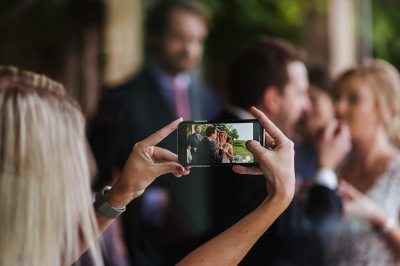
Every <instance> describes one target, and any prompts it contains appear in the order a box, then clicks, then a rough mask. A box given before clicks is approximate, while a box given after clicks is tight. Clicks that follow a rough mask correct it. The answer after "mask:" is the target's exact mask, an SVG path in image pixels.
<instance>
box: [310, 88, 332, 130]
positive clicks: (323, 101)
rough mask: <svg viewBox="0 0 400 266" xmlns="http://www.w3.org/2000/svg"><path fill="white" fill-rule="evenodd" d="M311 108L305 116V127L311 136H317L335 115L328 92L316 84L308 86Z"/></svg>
mask: <svg viewBox="0 0 400 266" xmlns="http://www.w3.org/2000/svg"><path fill="white" fill-rule="evenodd" d="M308 92H309V95H310V100H311V108H310V112H309V114H308V117H307V127H308V129H309V130H310V132H311V135H312V136H317V135H318V133H319V132H321V131H322V130H323V129H325V128H326V127H327V126H328V124H329V122H330V121H332V120H333V119H334V117H335V106H334V104H333V102H332V99H331V97H330V96H329V94H328V93H326V92H325V91H323V90H322V89H321V88H319V87H318V86H316V85H313V84H311V85H310V88H309V91H308Z"/></svg>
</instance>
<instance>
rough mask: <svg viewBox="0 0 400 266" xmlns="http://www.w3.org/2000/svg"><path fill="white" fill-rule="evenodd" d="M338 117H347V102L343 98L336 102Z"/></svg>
mask: <svg viewBox="0 0 400 266" xmlns="http://www.w3.org/2000/svg"><path fill="white" fill-rule="evenodd" d="M335 109H336V118H338V119H344V118H345V117H346V111H347V104H346V102H345V101H344V100H343V99H339V100H338V101H337V102H336V103H335Z"/></svg>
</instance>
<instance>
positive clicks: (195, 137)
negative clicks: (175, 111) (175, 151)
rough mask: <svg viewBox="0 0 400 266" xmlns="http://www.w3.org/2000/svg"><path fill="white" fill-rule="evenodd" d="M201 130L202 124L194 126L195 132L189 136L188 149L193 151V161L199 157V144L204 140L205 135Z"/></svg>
mask: <svg viewBox="0 0 400 266" xmlns="http://www.w3.org/2000/svg"><path fill="white" fill-rule="evenodd" d="M200 132H201V125H195V126H194V133H193V134H192V135H190V136H189V137H188V142H187V145H188V150H190V152H191V153H192V162H193V163H196V157H197V146H198V145H199V143H200V141H202V140H203V138H204V137H203V136H202V135H200Z"/></svg>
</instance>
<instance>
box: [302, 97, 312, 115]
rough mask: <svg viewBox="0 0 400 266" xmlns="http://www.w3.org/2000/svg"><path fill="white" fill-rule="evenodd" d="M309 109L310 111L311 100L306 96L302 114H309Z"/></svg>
mask: <svg viewBox="0 0 400 266" xmlns="http://www.w3.org/2000/svg"><path fill="white" fill-rule="evenodd" d="M311 109H312V108H311V99H310V96H309V95H307V96H306V97H305V100H304V106H303V110H304V113H306V114H310V112H311Z"/></svg>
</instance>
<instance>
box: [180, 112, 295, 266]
mask: <svg viewBox="0 0 400 266" xmlns="http://www.w3.org/2000/svg"><path fill="white" fill-rule="evenodd" d="M251 112H252V114H253V115H254V116H255V117H256V118H257V119H259V121H260V122H261V124H262V125H263V126H264V128H265V129H266V130H267V134H269V136H273V135H275V133H276V132H278V129H277V128H276V126H275V125H274V124H272V122H271V121H269V120H268V118H266V117H265V115H264V114H262V113H261V112H260V111H259V110H257V109H255V108H254V107H253V108H252V109H251ZM270 139H272V138H271V137H270ZM271 142H272V141H271ZM275 142H276V145H277V146H275V147H276V148H275V149H274V150H273V151H270V150H267V149H265V148H263V147H261V145H260V144H259V143H258V142H257V141H254V140H251V141H248V142H246V147H247V149H248V150H251V152H252V153H253V154H254V156H255V157H256V158H257V160H258V162H259V163H260V167H259V168H256V167H250V168H246V167H242V166H234V167H233V170H234V171H235V172H237V173H241V174H258V175H260V174H263V175H264V176H265V177H266V179H267V190H268V197H267V198H266V199H265V200H264V202H263V203H262V204H261V205H260V206H259V207H258V208H257V209H255V210H254V211H253V212H251V213H250V214H248V215H247V216H246V217H244V218H243V219H242V220H240V221H239V222H237V223H236V224H235V225H233V226H232V227H230V228H229V229H227V230H226V231H224V232H223V233H221V234H220V235H218V236H216V237H215V238H213V239H211V240H210V241H208V242H207V243H205V244H204V245H202V246H200V247H199V248H197V249H196V250H194V251H193V252H192V253H190V254H189V255H187V256H186V257H185V258H184V259H183V260H182V261H180V262H179V263H178V264H177V265H237V264H238V263H239V262H240V261H241V260H242V259H243V257H244V256H245V255H246V254H247V252H248V251H249V250H250V249H251V247H252V246H253V245H254V243H255V242H256V241H257V240H258V239H259V238H260V236H261V235H262V234H263V233H264V232H265V231H266V230H267V229H268V228H269V227H270V225H271V224H272V223H273V222H274V221H275V219H276V218H278V216H279V215H280V214H281V213H282V212H283V211H284V210H285V209H286V208H287V206H288V205H289V204H290V202H291V200H292V199H293V194H294V186H295V178H294V150H293V143H292V142H291V141H290V140H288V139H287V138H286V137H285V136H284V135H283V133H281V132H280V133H279V134H277V136H276V138H275ZM269 144H271V143H269Z"/></svg>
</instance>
